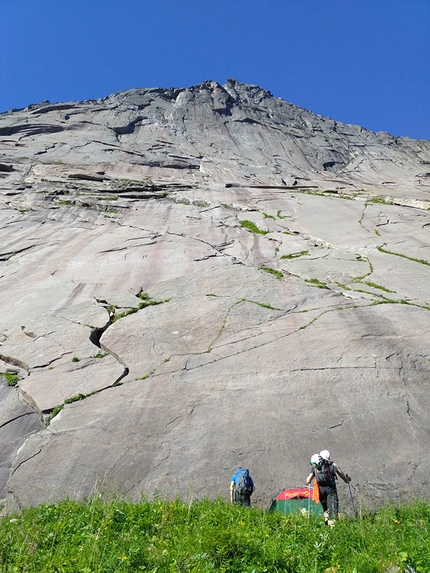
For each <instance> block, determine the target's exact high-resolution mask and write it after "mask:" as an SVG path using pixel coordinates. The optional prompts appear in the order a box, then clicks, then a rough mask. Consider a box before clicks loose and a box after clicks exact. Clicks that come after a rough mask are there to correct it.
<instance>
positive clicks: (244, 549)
mask: <svg viewBox="0 0 430 573" xmlns="http://www.w3.org/2000/svg"><path fill="white" fill-rule="evenodd" d="M0 540H1V541H0V572H1V573H18V572H20V573H21V572H27V571H28V572H37V573H54V572H58V573H69V572H70V573H72V572H73V573H78V572H79V573H98V572H100V573H113V572H115V573H118V572H131V571H146V572H150V573H156V572H157V573H162V572H166V573H167V572H169V573H171V572H184V573H186V572H190V573H197V572H198V573H212V572H215V571H216V572H225V573H227V572H228V573H233V572H237V573H239V572H240V573H263V572H288V573H319V572H321V573H334V572H336V573H345V572H348V573H353V572H355V573H368V572H381V573H382V572H385V573H387V572H388V571H390V572H394V571H399V572H403V571H406V570H408V569H407V567H411V568H413V569H409V571H413V570H415V571H416V572H417V573H426V572H429V571H430V505H429V504H426V503H424V502H416V503H414V504H412V505H409V506H404V507H399V508H396V507H387V508H384V509H382V510H380V511H379V512H378V513H376V514H374V515H367V516H362V517H360V518H356V519H353V518H344V519H339V520H338V521H337V522H336V525H335V526H334V527H333V528H330V527H328V526H326V525H324V521H323V519H322V518H319V517H312V516H311V518H310V519H309V520H308V519H306V517H303V516H301V515H294V516H293V515H292V516H285V515H282V514H280V513H268V512H265V511H263V510H261V509H256V508H251V509H249V508H242V507H236V506H234V507H233V506H230V505H228V504H226V503H225V502H224V501H222V500H217V501H215V502H213V501H212V502H211V501H207V500H203V501H198V502H194V503H190V504H188V505H187V504H185V503H183V502H181V501H179V500H176V501H160V500H155V501H153V502H148V501H145V500H142V501H141V502H140V503H129V502H127V501H124V500H113V501H107V502H103V501H102V499H101V498H100V497H96V498H94V499H91V500H88V501H85V502H83V503H77V502H74V501H70V500H65V501H62V502H60V503H58V504H56V505H42V506H40V507H38V508H29V509H25V510H23V512H22V514H20V515H18V514H16V515H10V516H6V517H3V518H1V519H0Z"/></svg>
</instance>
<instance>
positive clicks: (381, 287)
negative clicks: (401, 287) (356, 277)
mask: <svg viewBox="0 0 430 573" xmlns="http://www.w3.org/2000/svg"><path fill="white" fill-rule="evenodd" d="M363 284H365V285H367V286H370V287H373V288H377V289H379V290H383V291H385V292H396V291H394V290H390V289H389V288H385V287H384V286H382V285H378V284H377V283H372V282H370V281H363Z"/></svg>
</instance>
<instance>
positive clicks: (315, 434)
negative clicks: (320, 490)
mask: <svg viewBox="0 0 430 573" xmlns="http://www.w3.org/2000/svg"><path fill="white" fill-rule="evenodd" d="M410 312H412V313H413V314H414V320H417V321H418V324H420V325H421V326H423V325H425V324H426V323H425V322H423V320H422V315H423V311H421V310H419V309H408V308H402V312H401V315H400V316H399V317H398V321H399V322H402V321H404V320H405V319H407V320H408V322H409V320H410V318H411V317H407V314H408V313H410ZM340 314H341V317H342V318H341V324H343V328H341V329H339V328H338V325H339V316H337V315H336V314H335V313H334V312H332V313H326V314H324V315H323V316H322V317H321V318H320V319H318V320H317V321H315V322H314V323H313V324H312V325H310V326H309V327H308V328H307V329H305V330H299V331H298V332H297V334H296V336H295V338H294V337H291V338H289V339H288V343H286V341H285V340H277V341H274V343H273V344H272V345H271V346H269V348H268V347H267V345H266V346H265V347H264V348H262V347H260V348H256V349H253V350H251V351H249V352H246V353H242V355H239V356H238V355H235V356H234V357H230V358H227V359H225V360H223V361H221V363H216V364H214V363H209V364H207V365H203V366H201V367H200V368H195V369H192V370H181V372H180V373H178V374H180V376H175V377H174V378H173V379H172V375H165V376H156V377H153V378H152V379H147V380H144V381H135V382H130V383H129V384H125V385H123V386H120V387H118V388H112V389H110V390H106V391H105V392H103V393H100V394H97V395H94V396H91V397H90V398H87V399H86V400H84V401H82V402H80V403H75V404H71V405H68V406H66V408H65V409H64V410H63V411H62V412H61V413H60V414H59V415H58V416H57V417H56V418H55V419H54V420H53V422H52V423H51V426H50V427H49V429H47V430H46V431H43V432H41V433H39V434H38V435H37V436H35V437H32V438H30V439H29V440H27V442H26V444H25V445H24V447H23V448H21V450H20V452H19V455H18V456H17V459H16V460H15V466H14V468H12V472H11V478H10V480H9V484H8V487H9V491H10V495H9V503H12V501H13V500H15V502H19V503H20V504H24V505H28V504H33V503H35V502H37V500H38V499H40V498H44V499H47V500H49V501H55V500H57V499H59V498H60V497H62V496H64V495H66V494H70V495H72V496H73V497H78V498H81V497H83V496H87V495H89V494H90V493H91V492H92V491H94V489H97V490H99V491H106V490H115V491H121V492H123V493H124V494H127V495H131V496H132V497H133V498H135V499H137V498H138V497H139V496H140V495H141V493H145V494H147V495H149V496H150V495H152V494H153V493H154V492H155V491H156V490H157V491H159V492H161V493H162V495H168V496H173V495H177V494H179V495H182V496H184V497H186V496H187V495H190V492H191V494H192V495H193V496H202V495H205V494H209V495H210V496H215V495H216V494H218V493H221V494H224V495H226V490H227V489H228V480H229V477H230V473H231V471H232V469H234V467H235V466H236V465H237V464H245V465H247V466H249V467H250V469H251V471H252V473H253V475H254V476H255V480H256V483H257V487H258V489H257V492H258V493H257V494H256V499H257V500H258V502H259V503H261V504H266V503H268V501H269V500H270V496H271V495H272V494H273V493H274V492H273V488H272V484H285V483H295V484H300V483H303V481H302V480H304V478H305V475H306V473H307V471H308V470H307V467H308V463H309V459H308V458H309V456H308V453H309V451H313V450H319V449H321V448H323V447H324V446H327V445H328V443H330V445H331V448H332V455H333V457H334V458H335V459H337V460H338V461H339V463H341V464H342V467H343V468H344V469H345V471H348V472H349V473H351V474H352V475H353V478H354V484H355V486H356V487H357V488H358V491H359V493H360V497H359V502H360V503H361V502H363V503H365V502H367V503H369V502H370V501H371V502H372V503H373V501H374V498H376V499H378V498H381V496H382V497H384V498H386V497H390V496H393V495H394V496H396V497H398V496H399V495H400V494H401V495H403V496H405V497H409V498H411V496H413V495H415V493H416V490H417V489H419V488H420V487H421V482H420V480H421V479H422V478H423V476H424V474H425V471H426V470H425V465H426V459H427V454H426V451H427V449H426V441H427V435H428V430H427V429H426V425H425V424H424V425H423V421H422V418H423V416H424V417H425V416H426V414H425V412H426V410H427V409H428V392H427V388H426V386H425V385H423V381H422V372H423V370H421V372H420V370H419V369H417V366H418V364H417V363H415V365H410V357H408V353H409V352H410V349H411V348H413V347H414V344H415V342H417V339H418V338H420V337H421V336H422V334H421V333H417V332H415V331H414V332H412V329H410V330H409V332H408V337H407V338H406V339H405V342H406V344H404V345H402V347H401V348H399V347H398V346H397V345H398V343H397V342H396V340H395V339H393V338H392V335H391V333H392V329H388V330H387V329H386V328H385V324H384V323H385V322H386V321H387V319H388V320H389V322H390V324H392V321H391V319H390V318H389V311H387V308H386V307H369V308H368V309H361V310H359V311H358V310H357V309H350V310H345V311H342V312H341V313H340ZM323 332H324V336H322V333H323ZM305 340H306V342H305ZM421 346H422V345H421ZM300 349H302V352H301V350H300ZM303 349H305V352H303ZM393 351H394V354H393ZM301 354H302V355H303V357H302V359H301ZM322 356H324V359H323V360H322ZM262 362H264V366H265V367H264V371H262V369H261V363H262ZM425 362H426V361H423V360H422V359H421V364H420V368H424V369H426V370H427V371H428V369H429V366H428V361H427V363H425ZM87 410H88V412H87ZM118 411H123V412H124V411H126V412H127V416H123V417H121V418H120V419H121V422H120V423H118V422H119V420H118ZM90 412H91V413H90ZM393 418H395V419H396V426H395V428H393V427H392V424H391V423H390V422H391V420H392V419H393ZM381 422H382V424H381ZM375 436H378V439H377V440H376V441H375ZM405 436H407V437H408V439H407V440H405ZM380 442H382V443H384V450H383V451H382V450H381V449H380V447H379V446H378V444H379V443H380ZM351 448H353V449H354V453H355V455H354V457H353V458H351V456H350V451H351ZM64 449H67V452H68V459H69V460H70V462H69V463H68V464H64V465H63V466H60V467H58V463H57V465H56V471H53V470H54V466H55V464H56V461H55V460H58V456H59V455H60V452H61V451H63V450H64ZM403 458H404V459H414V460H416V461H415V462H414V464H413V467H412V466H408V465H407V464H404V463H403V462H402V461H400V460H401V459H403ZM72 467H73V471H72ZM369 468H370V470H369ZM369 471H371V474H372V477H371V479H370V480H369V476H368V474H369ZM26 475H31V476H32V480H33V481H32V484H33V485H32V488H28V487H26V486H25V482H26V478H25V476H26ZM196 476H198V477H197V478H196ZM202 484H205V485H202ZM275 493H276V492H275ZM357 501H358V500H357Z"/></svg>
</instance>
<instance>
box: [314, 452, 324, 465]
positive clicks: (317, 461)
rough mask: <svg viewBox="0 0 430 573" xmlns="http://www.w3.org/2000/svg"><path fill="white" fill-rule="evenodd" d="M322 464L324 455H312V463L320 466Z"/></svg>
mask: <svg viewBox="0 0 430 573" xmlns="http://www.w3.org/2000/svg"><path fill="white" fill-rule="evenodd" d="M321 464H322V457H321V456H320V455H319V454H314V455H313V456H312V457H311V465H313V466H320V465H321Z"/></svg>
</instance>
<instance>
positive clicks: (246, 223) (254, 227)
mask: <svg viewBox="0 0 430 573" xmlns="http://www.w3.org/2000/svg"><path fill="white" fill-rule="evenodd" d="M239 223H240V224H241V225H242V227H243V228H244V229H248V230H249V231H252V232H253V233H256V234H257V235H267V233H268V232H269V231H263V230H262V229H259V228H258V227H257V225H256V224H255V223H253V222H252V221H247V220H246V219H245V220H244V221H239Z"/></svg>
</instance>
